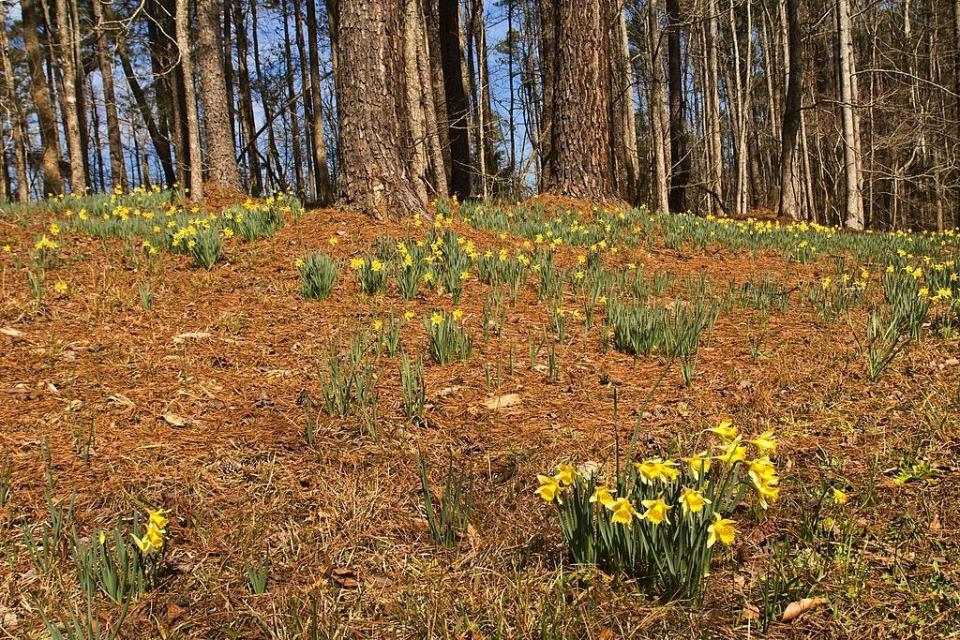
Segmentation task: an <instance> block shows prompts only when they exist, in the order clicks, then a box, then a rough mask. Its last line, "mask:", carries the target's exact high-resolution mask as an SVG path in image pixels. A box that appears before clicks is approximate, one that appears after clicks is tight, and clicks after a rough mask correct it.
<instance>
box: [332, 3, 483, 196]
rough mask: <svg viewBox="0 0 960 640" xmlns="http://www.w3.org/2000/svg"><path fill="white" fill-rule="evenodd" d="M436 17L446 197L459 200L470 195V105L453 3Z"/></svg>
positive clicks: (457, 12)
mask: <svg viewBox="0 0 960 640" xmlns="http://www.w3.org/2000/svg"><path fill="white" fill-rule="evenodd" d="M342 1H343V0H341V2H342ZM437 17H438V20H439V23H440V27H439V29H440V60H441V65H442V68H443V90H444V104H445V105H446V111H447V128H448V131H449V134H448V137H449V139H450V193H451V195H455V196H457V197H458V198H461V199H463V198H469V197H470V196H471V195H473V165H472V163H471V161H470V102H469V100H468V99H467V88H466V84H465V82H464V77H463V76H464V74H463V52H462V50H461V48H460V12H459V10H458V6H457V2H455V1H454V0H440V3H439V7H438V14H437ZM338 86H339V85H338Z"/></svg>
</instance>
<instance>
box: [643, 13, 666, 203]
mask: <svg viewBox="0 0 960 640" xmlns="http://www.w3.org/2000/svg"><path fill="white" fill-rule="evenodd" d="M658 4H659V3H658V0H648V2H647V61H648V64H649V68H650V89H649V96H648V98H647V99H648V102H649V104H650V111H651V118H650V120H651V123H652V125H651V136H652V138H653V166H654V182H655V185H654V186H655V189H654V192H655V194H656V195H655V199H654V210H655V211H659V212H660V213H670V197H669V196H670V173H671V163H670V157H669V148H668V147H667V145H666V139H667V131H668V129H669V115H668V108H667V97H666V92H665V90H664V87H665V85H666V74H664V71H663V53H662V51H663V47H662V46H661V40H662V32H661V30H660V10H659V7H658Z"/></svg>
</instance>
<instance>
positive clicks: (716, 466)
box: [535, 421, 780, 596]
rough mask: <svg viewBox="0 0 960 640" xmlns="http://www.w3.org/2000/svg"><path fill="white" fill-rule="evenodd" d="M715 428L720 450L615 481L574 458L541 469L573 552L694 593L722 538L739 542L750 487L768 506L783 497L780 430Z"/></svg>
mask: <svg viewBox="0 0 960 640" xmlns="http://www.w3.org/2000/svg"><path fill="white" fill-rule="evenodd" d="M707 432H708V433H709V434H710V435H709V436H708V437H710V438H712V439H715V440H716V442H715V443H714V449H715V453H714V454H713V455H711V454H709V453H708V451H701V452H697V453H693V454H692V455H689V456H687V457H683V458H680V459H670V458H664V457H659V456H658V457H651V458H647V459H643V460H638V461H636V462H633V463H632V464H630V465H629V466H628V467H627V469H625V470H620V471H618V473H617V474H616V477H615V478H614V479H613V482H611V483H605V482H603V481H602V479H601V475H600V474H599V473H598V472H596V471H595V470H592V471H590V472H582V473H581V472H579V471H577V470H576V469H575V468H574V467H573V466H572V465H570V464H560V465H558V466H557V468H556V470H555V472H554V473H553V474H550V475H548V474H540V475H538V476H537V482H538V486H537V488H536V490H535V493H536V495H538V496H539V497H540V498H541V499H542V500H544V501H546V502H548V503H551V504H553V505H555V506H556V509H557V511H558V513H559V516H560V525H561V529H562V532H563V536H564V539H565V540H566V542H567V546H568V548H569V551H570V554H571V556H572V559H573V561H574V562H576V563H578V564H596V565H599V566H601V567H602V568H604V569H606V570H608V571H611V572H614V573H625V574H627V575H631V576H634V577H636V578H638V579H640V580H641V581H643V582H646V583H647V584H648V585H649V586H650V587H651V588H654V589H656V590H658V591H661V592H663V593H665V594H667V595H669V596H680V595H683V596H691V595H694V594H695V593H696V592H697V591H698V590H699V587H700V584H701V583H702V581H703V578H704V576H705V575H707V573H708V572H709V564H710V560H711V557H712V553H713V550H714V549H715V548H716V545H717V543H718V542H719V543H720V545H722V546H730V545H732V544H734V542H735V540H736V535H737V527H736V522H735V520H734V519H732V518H730V517H728V515H727V514H730V513H732V512H733V511H734V510H735V509H736V508H737V506H738V505H739V504H740V503H741V501H742V500H743V496H744V494H745V493H747V490H748V489H750V488H753V490H754V492H755V494H756V496H757V503H758V505H759V506H760V507H761V508H764V509H766V508H768V507H769V505H770V504H771V503H773V502H775V501H776V500H777V498H778V497H779V483H780V479H779V476H778V475H777V473H776V467H775V466H774V464H773V462H772V461H771V458H770V456H771V455H774V454H775V452H776V448H777V441H776V438H775V436H774V434H773V432H772V431H764V432H763V433H761V434H759V435H757V436H756V437H753V438H745V437H744V436H742V435H741V434H740V433H739V430H738V429H737V428H736V427H734V426H733V425H732V423H731V422H730V421H724V422H721V423H720V424H718V425H717V426H716V427H713V428H711V429H708V430H707ZM751 456H754V457H752V458H751Z"/></svg>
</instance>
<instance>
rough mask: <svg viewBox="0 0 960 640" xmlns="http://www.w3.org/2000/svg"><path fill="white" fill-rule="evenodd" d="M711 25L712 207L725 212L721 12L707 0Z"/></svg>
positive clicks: (708, 42) (709, 128) (706, 32)
mask: <svg viewBox="0 0 960 640" xmlns="http://www.w3.org/2000/svg"><path fill="white" fill-rule="evenodd" d="M706 12H707V15H706V20H707V28H706V29H705V30H704V36H705V41H706V53H707V73H706V83H705V84H706V92H707V95H706V98H705V100H706V109H705V111H706V120H707V122H706V133H707V164H708V167H707V188H708V189H709V190H710V192H711V194H712V197H711V198H710V207H709V210H710V212H711V213H713V214H718V213H721V212H722V211H723V208H724V207H723V142H722V139H721V129H720V65H719V60H718V56H717V41H718V40H719V31H720V30H719V25H718V24H717V23H718V21H719V13H718V7H717V0H707V6H706Z"/></svg>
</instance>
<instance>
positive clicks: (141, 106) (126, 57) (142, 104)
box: [117, 41, 177, 184]
mask: <svg viewBox="0 0 960 640" xmlns="http://www.w3.org/2000/svg"><path fill="white" fill-rule="evenodd" d="M117 57H119V58H120V66H121V67H122V68H123V75H124V76H125V77H126V79H127V84H128V85H130V93H131V94H133V100H134V102H135V103H136V105H137V111H139V112H140V118H141V119H142V120H143V123H144V125H146V127H147V133H149V134H150V141H151V142H152V143H153V148H154V150H155V151H156V153H157V159H158V160H160V167H161V169H162V170H163V177H164V180H165V182H166V184H173V183H174V182H175V181H176V179H177V178H176V174H175V173H174V170H173V158H172V156H171V155H170V142H169V141H168V140H167V138H166V137H165V136H164V135H163V134H162V133H161V132H160V129H159V128H158V127H157V121H156V119H154V117H153V111H151V109H150V103H149V102H148V100H147V95H146V93H145V92H144V90H143V87H142V86H141V85H140V81H139V80H138V79H137V75H136V73H135V72H134V69H133V64H132V63H131V62H130V53H129V52H128V51H127V47H126V45H125V44H124V43H123V42H122V41H120V42H119V43H118V46H117Z"/></svg>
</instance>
